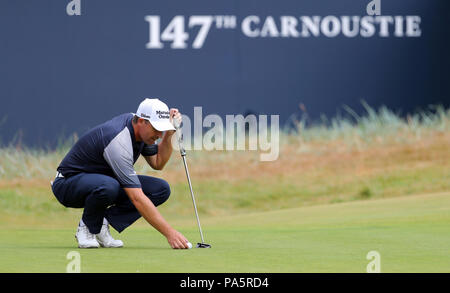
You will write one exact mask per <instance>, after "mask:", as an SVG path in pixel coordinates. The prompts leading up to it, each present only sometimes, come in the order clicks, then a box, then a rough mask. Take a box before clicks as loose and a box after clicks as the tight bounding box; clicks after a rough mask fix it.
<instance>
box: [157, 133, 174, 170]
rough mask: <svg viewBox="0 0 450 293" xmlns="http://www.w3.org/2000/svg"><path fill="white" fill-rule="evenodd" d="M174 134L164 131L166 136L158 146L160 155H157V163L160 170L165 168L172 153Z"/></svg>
mask: <svg viewBox="0 0 450 293" xmlns="http://www.w3.org/2000/svg"><path fill="white" fill-rule="evenodd" d="M171 140H172V134H171V133H169V132H166V133H164V137H163V139H162V140H161V143H160V144H159V146H158V155H157V156H156V165H157V167H158V170H161V169H162V168H164V166H165V165H166V164H167V162H168V161H169V159H170V156H171V155H172V151H173V148H172V141H171Z"/></svg>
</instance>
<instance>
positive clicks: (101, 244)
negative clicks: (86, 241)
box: [98, 241, 123, 248]
mask: <svg viewBox="0 0 450 293" xmlns="http://www.w3.org/2000/svg"><path fill="white" fill-rule="evenodd" d="M98 243H99V244H100V246H101V247H103V248H121V247H123V245H121V246H105V245H103V243H101V242H100V241H98Z"/></svg>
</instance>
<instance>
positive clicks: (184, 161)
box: [175, 125, 211, 248]
mask: <svg viewBox="0 0 450 293" xmlns="http://www.w3.org/2000/svg"><path fill="white" fill-rule="evenodd" d="M175 129H176V133H177V139H178V145H179V147H180V154H181V157H182V158H183V164H184V170H185V171H186V177H187V180H188V184H189V189H190V191H191V197H192V203H193V205H194V211H195V216H196V217H197V224H198V230H199V231H200V238H201V239H202V242H199V243H197V246H196V247H197V248H211V245H209V244H207V243H205V240H204V238H203V232H202V226H201V225H200V219H199V217H198V211H197V205H196V204H195V197H194V191H193V190H192V184H191V177H190V176H189V170H188V166H187V163H186V150H185V149H184V147H183V139H182V137H181V133H180V125H175Z"/></svg>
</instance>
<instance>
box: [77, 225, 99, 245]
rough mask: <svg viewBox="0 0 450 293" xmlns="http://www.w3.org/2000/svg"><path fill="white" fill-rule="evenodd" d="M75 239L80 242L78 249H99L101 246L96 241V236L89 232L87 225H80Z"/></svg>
mask: <svg viewBox="0 0 450 293" xmlns="http://www.w3.org/2000/svg"><path fill="white" fill-rule="evenodd" d="M75 238H76V239H77V241H78V248H98V247H99V246H100V244H99V243H98V241H97V240H96V239H95V235H94V234H92V233H91V232H89V229H88V227H87V226H86V225H79V226H78V230H77V234H75Z"/></svg>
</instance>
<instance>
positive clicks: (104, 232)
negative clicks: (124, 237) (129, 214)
mask: <svg viewBox="0 0 450 293" xmlns="http://www.w3.org/2000/svg"><path fill="white" fill-rule="evenodd" d="M95 236H96V238H97V241H98V243H99V244H100V245H101V246H102V247H122V246H123V242H122V241H121V240H116V239H114V238H113V237H112V236H111V233H110V232H109V224H108V221H106V219H104V220H103V225H102V229H101V230H100V233H98V234H95Z"/></svg>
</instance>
